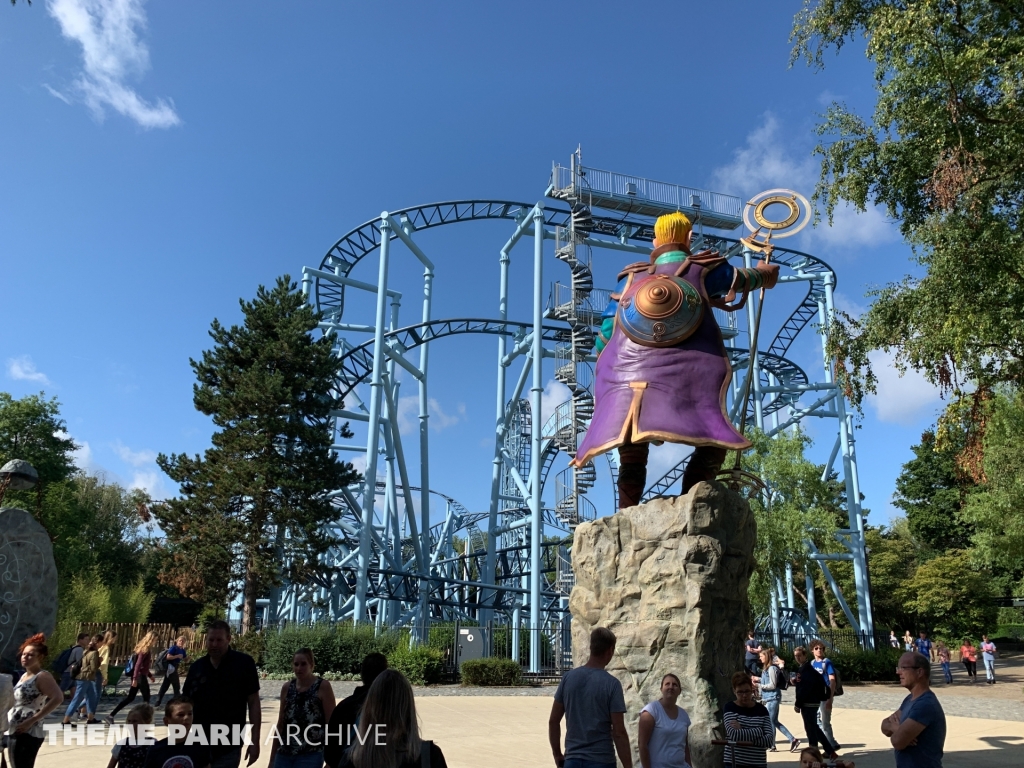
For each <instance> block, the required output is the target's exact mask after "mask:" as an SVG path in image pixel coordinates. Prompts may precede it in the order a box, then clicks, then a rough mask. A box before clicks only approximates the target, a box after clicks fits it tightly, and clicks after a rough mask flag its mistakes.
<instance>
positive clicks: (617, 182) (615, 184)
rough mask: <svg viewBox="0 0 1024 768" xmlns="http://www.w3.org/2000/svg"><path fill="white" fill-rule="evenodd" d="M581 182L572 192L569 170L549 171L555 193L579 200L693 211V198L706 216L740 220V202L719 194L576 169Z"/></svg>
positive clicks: (564, 168) (731, 196)
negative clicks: (623, 200) (627, 200)
mask: <svg viewBox="0 0 1024 768" xmlns="http://www.w3.org/2000/svg"><path fill="white" fill-rule="evenodd" d="M579 170H580V172H581V176H582V179H583V181H581V182H580V184H579V187H578V188H576V189H573V185H574V184H576V179H574V178H573V173H572V169H571V168H566V167H565V166H562V165H555V166H554V168H553V169H552V174H551V182H552V184H553V185H554V192H555V193H556V195H558V194H567V193H570V192H574V193H575V194H576V195H578V196H579V197H580V198H581V199H584V200H585V199H586V195H587V193H588V192H591V193H593V194H596V195H612V196H615V197H635V198H637V199H642V200H648V201H650V202H653V203H658V204H661V205H664V206H668V207H673V208H677V209H683V208H692V207H694V206H693V201H694V198H696V199H697V200H699V201H700V207H701V209H702V210H703V211H705V212H707V213H718V214H722V215H724V216H729V217H735V218H739V217H740V213H741V212H742V210H743V200H741V199H740V198H738V197H734V196H733V195H726V194H722V193H721V192H710V191H708V190H706V189H697V188H696V187H684V186H681V185H679V184H671V183H669V182H666V181H653V180H652V179H644V178H641V177H640V176H627V175H626V174H623V173H615V172H614V171H603V170H600V169H599V168H588V167H585V166H581V167H580V168H579Z"/></svg>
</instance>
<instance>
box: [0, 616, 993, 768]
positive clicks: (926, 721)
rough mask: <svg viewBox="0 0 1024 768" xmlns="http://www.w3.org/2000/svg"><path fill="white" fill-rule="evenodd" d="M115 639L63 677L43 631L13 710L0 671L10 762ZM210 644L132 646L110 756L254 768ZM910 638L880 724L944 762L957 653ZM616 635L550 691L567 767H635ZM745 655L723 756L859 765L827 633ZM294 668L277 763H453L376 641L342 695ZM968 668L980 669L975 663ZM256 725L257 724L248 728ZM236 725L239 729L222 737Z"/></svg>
mask: <svg viewBox="0 0 1024 768" xmlns="http://www.w3.org/2000/svg"><path fill="white" fill-rule="evenodd" d="M893 637H895V633H893ZM115 640H116V635H115V634H114V633H112V632H108V633H105V634H103V635H95V636H90V635H88V634H86V633H83V634H81V635H80V636H79V637H78V639H77V641H76V643H75V645H74V646H72V647H71V648H69V649H67V650H66V651H64V652H63V653H62V654H61V656H60V658H59V659H58V662H59V663H58V664H57V665H56V666H57V667H59V668H60V669H59V676H60V682H58V679H57V677H55V676H54V675H52V674H50V673H49V672H46V671H44V670H45V668H46V666H47V664H46V663H47V658H48V656H49V648H48V647H47V645H46V639H45V638H44V637H43V636H42V635H35V636H33V637H30V638H28V639H27V640H26V641H25V642H24V643H22V645H21V649H20V652H21V656H20V658H21V666H22V668H23V670H24V672H23V673H22V674H21V676H20V677H19V678H18V680H17V683H16V685H13V689H12V690H10V691H9V696H10V699H11V701H10V708H9V712H8V706H7V705H6V704H4V696H5V695H7V694H5V692H4V689H3V680H0V709H2V710H3V712H0V728H3V730H4V731H6V733H7V734H8V738H7V756H8V757H9V762H10V766H11V768H33V766H34V764H35V760H36V755H37V753H38V752H39V749H40V747H41V745H42V743H43V741H44V729H43V721H44V719H45V718H46V717H47V716H48V715H50V714H51V713H52V712H54V711H55V710H56V709H57V708H58V707H60V706H61V705H62V704H63V703H64V701H65V692H68V693H69V694H70V701H69V703H68V705H67V707H66V709H65V712H64V717H63V723H64V724H65V725H68V724H70V723H71V722H72V719H73V718H74V717H75V716H78V717H79V718H82V719H84V721H85V723H87V724H95V723H98V722H99V721H98V720H97V719H96V711H97V700H98V696H99V691H100V690H101V689H102V686H103V685H105V684H107V683H108V678H109V667H110V660H111V649H112V648H113V644H114V641H115ZM205 644H206V653H205V655H203V656H200V657H199V658H197V659H195V661H194V662H192V664H191V665H190V666H189V669H188V673H187V675H186V677H185V680H184V682H181V681H180V680H179V678H178V669H179V667H180V665H181V664H182V662H183V661H184V659H186V658H187V656H188V652H187V650H186V646H187V643H186V638H184V637H178V638H177V639H176V640H175V641H174V643H173V644H171V645H170V646H169V647H168V648H166V649H164V650H163V651H162V652H161V653H159V654H158V655H157V656H156V657H155V658H154V652H155V650H156V647H157V638H156V636H155V635H154V634H153V633H148V634H147V635H145V636H144V637H143V638H142V639H141V640H140V641H139V642H138V643H137V644H136V645H135V647H134V649H133V651H132V653H131V655H130V657H129V661H128V664H127V665H126V669H125V674H126V675H127V676H128V678H129V680H130V686H129V690H128V694H127V695H126V696H125V697H124V698H123V699H121V700H120V701H118V703H117V704H116V706H115V707H114V708H113V710H112V711H111V713H110V714H109V715H108V716H107V717H106V719H105V721H106V723H108V724H113V723H114V722H115V718H116V716H117V715H118V713H119V712H121V711H122V710H123V709H125V708H126V707H129V705H132V704H133V702H134V701H135V699H136V698H137V697H141V698H142V702H143V703H139V704H135V705H134V706H131V707H130V709H129V710H128V712H127V720H126V724H125V725H126V729H127V730H126V733H125V736H126V737H125V738H123V739H121V740H120V741H119V742H118V743H117V744H116V745H115V746H114V747H113V750H112V753H111V758H110V762H109V764H108V768H164V766H166V765H176V766H177V765H180V766H189V767H190V768H238V767H239V766H240V765H241V764H242V761H243V759H244V760H245V764H246V765H247V766H248V765H253V764H254V763H255V762H256V760H257V759H258V758H259V756H260V748H261V743H264V742H261V738H260V736H261V728H262V714H261V707H260V697H259V693H260V681H259V675H258V673H257V669H256V664H255V662H254V660H253V659H252V657H250V656H249V655H247V654H245V653H242V652H240V651H237V650H234V649H232V648H231V630H230V627H229V625H228V624H227V623H226V622H223V621H215V622H213V623H211V624H210V626H209V627H208V629H207V632H206V638H205ZM910 644H912V648H911V649H910V650H906V651H905V652H904V653H903V655H902V656H901V657H900V661H899V665H898V667H897V670H896V671H897V674H898V676H899V679H900V682H901V684H902V685H903V687H904V688H906V689H907V691H908V695H907V697H906V698H905V699H904V701H903V703H902V705H901V706H900V708H899V709H898V710H897V711H896V712H894V713H892V714H891V715H890V716H888V717H887V718H885V720H883V721H882V723H881V732H882V733H883V734H884V735H885V736H886V737H888V738H889V740H890V743H891V744H892V746H893V749H894V750H895V752H896V755H897V766H900V767H901V768H902V766H914V767H916V766H941V757H942V750H943V744H944V741H945V716H944V714H943V711H942V707H941V706H940V704H939V701H938V699H937V698H936V696H935V694H934V693H933V692H932V691H931V687H930V686H931V666H932V662H933V661H934V660H937V661H938V662H939V663H940V664H941V665H942V669H943V673H944V676H945V679H946V681H947V682H948V681H949V678H950V670H949V664H950V657H949V650H948V648H946V647H945V645H944V644H943V643H935V644H934V645H933V644H932V642H931V641H930V640H929V639H928V638H927V635H926V634H925V633H923V632H922V633H920V636H919V637H918V638H910ZM615 646H616V638H615V635H614V634H613V633H612V632H611V631H610V630H608V629H605V628H597V629H595V630H594V631H593V632H592V633H591V636H590V648H589V651H590V654H589V658H588V660H587V662H586V663H585V664H584V665H583V666H580V667H577V668H575V669H573V670H570V671H569V672H567V673H566V674H565V675H564V676H563V677H562V679H561V681H560V683H559V685H558V687H557V689H556V691H555V694H554V702H553V704H552V708H551V714H550V717H549V720H548V736H549V742H550V746H551V750H552V756H553V758H554V761H555V763H556V765H557V766H559V767H560V768H610V766H614V765H615V762H616V757H618V760H619V761H620V763H621V764H622V765H623V766H624V767H625V768H633V759H632V751H631V744H630V738H629V733H628V731H627V727H626V722H625V716H626V704H625V699H624V695H623V690H622V685H621V683H620V682H619V680H618V679H617V678H615V677H614V676H612V675H611V674H609V673H608V671H607V670H606V667H607V666H608V664H609V663H610V662H611V660H612V658H613V656H614V653H615ZM745 652H746V658H745V662H744V667H745V668H744V669H743V670H742V671H737V672H735V673H734V674H733V675H732V677H731V680H730V682H731V688H732V693H733V699H732V700H731V701H729V702H727V703H726V704H725V705H724V706H723V709H722V724H723V729H724V737H725V738H724V739H721V740H719V741H714V742H712V744H717V745H721V746H723V747H724V750H723V751H724V760H725V765H726V766H731V767H732V768H761V767H762V766H766V765H767V753H768V752H769V751H776V750H777V746H776V732H779V733H781V734H782V736H783V737H784V738H785V740H786V743H787V745H788V748H789V751H790V752H793V753H799V764H800V766H801V768H818V767H819V766H824V765H826V764H827V765H830V766H835V767H836V768H854V764H853V762H851V761H849V760H843V759H841V758H840V757H839V755H838V752H839V750H840V749H841V746H840V745H839V743H838V742H837V740H836V738H835V735H834V733H833V730H832V706H833V702H834V699H835V697H836V696H838V695H842V682H841V675H840V670H839V669H838V668H837V666H836V665H835V664H834V663H833V662H832V660H831V659H829V658H828V655H827V647H826V644H825V643H824V642H823V641H821V640H814V641H813V642H811V643H810V644H809V647H808V648H805V647H802V646H801V647H797V648H795V649H794V657H795V659H796V663H797V665H798V667H797V669H795V670H792V671H789V670H787V669H786V665H785V662H784V661H783V660H782V659H780V658H779V655H778V654H777V653H776V651H775V649H774V648H772V647H770V646H767V645H764V646H763V645H762V644H761V643H759V642H758V641H757V640H756V639H755V636H754V634H753V633H750V634H749V635H748V639H747V642H746V647H745ZM977 652H978V649H975V648H974V647H973V646H972V645H971V644H970V643H969V642H967V641H965V643H964V646H963V647H962V648H961V658H962V659H963V660H964V662H965V666H966V665H967V663H968V661H970V662H971V663H973V662H974V661H975V660H976V655H977ZM980 653H981V655H982V658H983V660H984V661H985V665H986V672H987V674H988V676H989V679H994V671H993V665H992V664H991V661H990V659H989V658H988V656H991V657H992V658H993V659H994V657H995V653H996V649H995V646H994V644H992V643H991V642H990V641H989V640H988V638H987V637H986V636H983V638H982V643H981V645H980ZM972 656H974V657H975V658H971V657H972ZM292 672H293V677H292V679H290V680H289V681H288V682H285V683H284V684H283V685H282V686H281V689H280V694H279V706H278V718H277V721H276V724H275V731H274V734H275V735H274V738H271V739H269V740H268V742H269V743H270V744H271V750H270V766H271V768H321V767H322V766H325V765H326V766H327V768H349V767H350V766H351V767H353V768H446V763H445V758H444V754H443V752H442V751H441V749H440V748H439V747H438V746H437V745H436V744H434V743H432V742H429V741H424V740H423V739H422V738H421V737H420V733H419V726H418V719H417V716H416V705H415V700H414V696H413V690H412V686H411V685H410V683H409V681H408V680H407V679H406V677H405V676H404V675H403V674H402V673H401V672H398V671H396V670H393V669H389V668H388V663H387V659H386V658H385V657H384V656H383V655H381V654H379V653H372V654H369V655H368V656H367V657H366V658H365V659H364V660H363V663H362V668H361V675H360V676H361V683H362V684H361V685H360V686H358V687H357V688H356V689H355V691H353V693H352V695H350V696H348V697H347V698H344V699H342V700H341V701H340V702H337V701H336V700H335V695H334V690H333V688H332V687H331V685H330V683H325V680H324V678H323V677H321V676H320V675H318V674H317V673H316V659H315V657H314V654H313V651H312V650H311V649H309V648H300V649H298V650H296V651H295V654H294V656H293V659H292ZM968 673H969V674H971V676H974V673H973V671H972V670H971V668H970V667H968ZM157 675H162V676H163V683H162V684H161V687H160V690H159V692H158V695H157V708H154V707H153V706H151V705H150V688H149V684H150V683H155V682H156V676H157ZM2 677H3V676H0V678H2ZM789 688H792V689H793V691H794V694H795V702H794V709H795V711H796V712H798V713H799V714H800V716H801V719H802V722H803V729H804V734H805V738H806V746H803V747H802V748H801V745H802V741H801V739H799V738H797V737H795V736H794V735H793V733H792V732H791V731H790V730H789V729H788V728H786V726H785V725H784V724H783V723H782V722H781V721H780V709H781V701H782V694H783V691H785V690H787V689H789ZM168 689H173V693H172V695H171V697H170V699H169V701H168V702H167V704H166V705H164V706H163V711H162V722H163V724H164V725H165V726H167V727H168V738H165V739H162V740H160V741H155V742H152V743H144V740H140V739H139V738H138V734H139V733H140V732H141V731H140V729H142V728H145V727H149V728H150V729H151V728H152V725H153V722H154V719H155V717H156V714H157V709H159V707H160V704H161V700H162V699H163V696H164V694H165V693H167V692H168ZM682 691H683V683H682V681H681V679H680V677H679V676H678V675H676V674H674V673H667V674H665V675H664V676H663V677H662V679H661V683H660V696H659V697H658V698H657V699H656V700H654V701H651V702H650V703H648V704H647V705H646V706H644V707H643V709H642V711H641V713H640V715H639V720H638V723H637V750H638V753H639V758H640V764H641V766H642V767H643V768H690V766H691V765H692V758H691V747H692V745H691V742H690V726H691V721H690V716H689V714H688V713H687V712H686V710H685V709H683V707H682V706H680V704H679V701H678V700H679V697H680V695H681V693H682ZM4 720H7V721H8V722H7V723H4ZM563 722H564V724H565V734H564V741H563V736H562V724H563ZM4 726H6V728H4ZM246 726H248V728H249V729H250V731H249V733H248V737H247V738H245V739H240V738H238V737H237V736H238V734H240V733H242V731H243V730H244V729H245V728H246ZM193 727H195V729H197V730H198V731H200V732H202V734H203V735H204V737H205V738H203V739H201V740H200V741H201V742H205V743H194V741H195V740H194V739H192V740H188V741H187V742H186V740H185V739H184V735H185V734H187V733H188V732H189V731H190V730H192V729H193ZM175 733H177V734H178V735H179V738H175V737H174V734H175ZM229 734H230V735H231V736H232V737H233V738H220V739H218V736H220V737H226V736H228V735H229ZM699 746H700V747H701V748H705V747H707V746H710V745H699ZM826 761H827V762H826Z"/></svg>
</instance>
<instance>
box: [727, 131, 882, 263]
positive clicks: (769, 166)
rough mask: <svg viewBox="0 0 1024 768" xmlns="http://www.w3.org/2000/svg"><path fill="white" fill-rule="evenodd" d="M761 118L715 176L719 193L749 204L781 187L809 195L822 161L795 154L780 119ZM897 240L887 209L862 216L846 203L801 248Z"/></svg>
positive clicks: (804, 235)
mask: <svg viewBox="0 0 1024 768" xmlns="http://www.w3.org/2000/svg"><path fill="white" fill-rule="evenodd" d="M762 120H763V122H762V124H761V125H760V126H759V127H757V128H755V129H754V130H753V131H751V132H750V133H749V134H748V135H747V141H746V144H744V146H742V147H740V148H739V149H737V150H736V151H735V152H733V159H732V162H730V163H728V164H727V165H724V166H721V167H720V168H717V169H715V170H714V171H713V172H712V183H713V184H714V187H715V189H719V190H721V191H722V192H728V193H729V194H733V195H739V196H740V197H742V198H744V200H746V199H749V198H750V197H752V196H753V195H756V194H757V193H758V192H762V191H764V190H767V189H775V188H778V187H784V188H787V189H794V190H796V191H797V192H800V193H802V194H803V195H805V196H807V197H810V195H811V193H812V192H813V191H814V185H815V182H816V181H817V178H818V163H817V162H816V161H815V159H814V158H813V157H811V156H810V154H806V155H804V156H803V157H802V159H797V157H795V156H794V153H793V151H792V150H793V147H792V146H791V145H790V144H789V143H788V142H787V141H786V136H785V135H784V133H783V131H782V130H781V127H780V125H779V121H778V119H777V118H776V117H775V115H773V114H772V113H771V112H765V113H764V115H762ZM801 154H803V153H802V152H801ZM897 238H898V232H897V231H896V228H895V227H894V225H893V224H892V222H890V221H889V220H888V219H887V218H886V216H885V214H884V212H883V211H882V210H880V209H878V208H869V209H868V210H867V211H866V212H864V213H861V212H860V211H858V210H856V209H855V208H854V207H853V206H850V205H847V204H845V203H844V204H842V205H839V206H837V207H836V209H835V212H834V215H833V220H832V225H831V226H829V224H828V222H827V221H826V220H825V219H823V220H822V222H821V223H820V224H819V225H818V226H817V227H815V228H814V229H807V230H804V232H803V233H801V234H800V235H799V236H798V237H797V239H799V240H801V241H802V242H801V243H800V245H799V247H804V248H809V247H811V246H812V244H817V245H822V246H826V247H828V248H832V249H846V248H853V247H858V246H866V245H877V244H879V243H882V242H888V241H892V240H895V239H897Z"/></svg>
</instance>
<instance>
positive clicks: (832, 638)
mask: <svg viewBox="0 0 1024 768" xmlns="http://www.w3.org/2000/svg"><path fill="white" fill-rule="evenodd" d="M754 638H755V639H756V640H757V641H758V642H759V643H761V645H762V646H765V645H773V646H775V647H776V648H777V649H779V650H783V651H786V652H787V653H789V654H792V653H793V649H794V648H796V647H797V646H798V645H802V646H804V647H806V646H808V645H809V644H810V643H811V641H813V640H821V641H822V642H823V643H825V645H826V646H827V647H828V648H829V650H833V651H837V652H839V653H855V652H857V651H863V650H877V649H881V648H888V647H889V633H888V632H875V633H873V634H872V633H868V632H857V631H856V630H853V629H833V628H822V629H820V630H819V631H818V632H817V633H816V634H809V633H806V632H800V633H780V634H779V635H778V636H777V637H776V635H775V634H774V633H772V632H771V631H770V630H769V631H762V632H757V633H756V634H755V635H754Z"/></svg>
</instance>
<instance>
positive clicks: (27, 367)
mask: <svg viewBox="0 0 1024 768" xmlns="http://www.w3.org/2000/svg"><path fill="white" fill-rule="evenodd" d="M7 375H8V377H10V378H12V379H14V380H15V381H31V382H34V383H36V384H42V385H44V386H49V385H50V379H49V377H48V376H47V375H46V374H45V373H43V372H42V371H38V370H36V364H35V363H33V362H32V358H31V357H29V356H28V355H22V356H21V357H9V358H7Z"/></svg>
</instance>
